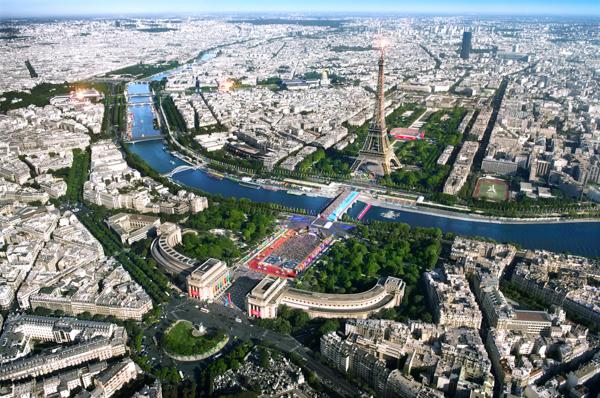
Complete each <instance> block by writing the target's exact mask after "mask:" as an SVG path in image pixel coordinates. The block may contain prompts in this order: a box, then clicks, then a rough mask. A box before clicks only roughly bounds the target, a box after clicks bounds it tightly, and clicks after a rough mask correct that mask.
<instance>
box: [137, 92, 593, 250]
mask: <svg viewBox="0 0 600 398" xmlns="http://www.w3.org/2000/svg"><path fill="white" fill-rule="evenodd" d="M145 88H146V90H147V85H145V84H131V85H130V87H129V91H130V92H135V93H136V94H142V93H143V92H144V89H145ZM132 108H133V109H132V110H133V112H134V113H135V116H134V117H135V119H136V120H135V121H136V122H137V121H138V120H143V122H140V123H135V122H134V125H133V131H132V135H133V137H134V138H135V137H141V136H148V135H153V134H156V131H155V130H154V129H153V127H152V110H151V108H150V107H149V106H141V107H140V106H136V107H132ZM134 109H135V110H134ZM128 145H129V149H130V150H131V151H132V152H134V153H137V154H138V155H140V156H141V157H142V158H143V159H144V160H145V161H146V162H147V163H148V164H149V165H150V166H151V167H152V168H154V169H155V170H156V171H158V172H159V173H161V174H164V173H168V172H170V171H171V170H173V169H174V168H176V167H177V166H181V165H185V164H186V163H185V162H184V161H182V160H180V159H179V158H177V157H175V156H173V155H172V154H170V153H169V152H168V151H166V150H165V148H164V142H163V141H160V140H157V141H145V142H138V143H135V144H128ZM173 179H174V180H175V181H176V182H178V183H180V184H182V185H186V186H189V187H193V188H197V189H200V190H202V191H204V192H208V193H211V194H220V195H222V196H225V197H230V196H232V197H236V198H247V199H250V200H252V201H255V202H272V203H279V204H282V205H285V206H288V207H292V208H302V209H306V210H309V211H311V212H314V213H317V212H319V211H321V210H322V209H323V208H324V207H325V206H326V205H327V203H328V202H329V201H330V199H328V198H323V197H313V196H306V195H293V194H289V193H287V192H286V191H283V190H280V191H272V190H268V189H262V188H252V187H249V186H246V185H240V184H239V183H237V182H235V181H231V180H228V179H227V178H223V179H219V178H216V177H213V176H211V175H210V174H208V173H206V172H204V171H202V170H192V169H188V170H185V171H182V172H179V173H176V174H175V175H174V176H173ZM364 207H365V204H364V203H361V202H357V203H356V204H355V205H354V206H353V207H352V208H351V209H350V211H349V215H351V216H353V217H356V216H358V214H359V213H360V212H361V211H362V210H363V209H364ZM389 212H390V210H389V209H386V208H382V207H378V206H373V207H371V208H370V209H369V211H368V212H367V213H366V215H365V216H364V218H363V219H362V220H363V221H368V220H382V221H399V222H404V223H407V224H410V225H414V226H421V227H436V228H440V229H441V230H442V231H444V232H452V233H455V234H457V235H464V236H479V237H485V238H491V239H494V240H496V241H499V242H514V243H517V244H519V245H521V246H522V247H525V248H529V249H548V250H553V251H561V252H569V253H572V254H578V255H583V256H600V222H581V223H576V222H571V223H569V222H561V223H540V224H510V223H509V224H499V223H493V222H485V221H466V220H458V219H454V218H448V217H444V216H442V215H430V214H421V213H415V212H409V211H401V210H394V214H393V217H392V218H390V217H389ZM386 213H387V215H388V217H386V216H384V214H386Z"/></svg>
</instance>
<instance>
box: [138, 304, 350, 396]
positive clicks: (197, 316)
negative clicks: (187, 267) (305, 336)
mask: <svg viewBox="0 0 600 398" xmlns="http://www.w3.org/2000/svg"><path fill="white" fill-rule="evenodd" d="M196 307H199V308H196ZM202 307H206V308H208V310H209V311H210V312H209V313H205V312H202V311H201V310H200V308H202ZM163 313H164V314H165V315H163V317H161V319H160V322H159V324H157V325H156V326H154V327H152V328H148V329H146V330H145V332H144V340H143V341H144V349H145V350H146V355H148V357H150V358H155V360H154V361H153V365H156V364H160V365H162V366H170V365H173V364H176V366H177V368H178V369H179V370H181V371H182V372H183V373H184V374H186V375H187V376H190V377H195V375H196V374H197V370H198V368H199V365H204V364H205V363H209V362H210V361H211V360H213V359H214V357H212V359H211V358H208V359H207V360H205V361H198V362H179V361H174V360H173V359H171V358H169V357H168V356H167V355H166V354H165V353H164V352H163V351H162V349H161V348H160V341H158V337H156V336H157V334H158V335H160V333H162V331H164V330H165V329H166V328H167V327H168V326H169V325H170V324H171V323H172V322H173V321H176V320H178V319H185V320H188V321H191V322H192V323H194V324H199V323H202V324H203V325H204V326H205V327H206V328H207V329H209V330H211V329H212V330H216V329H220V330H224V331H225V332H226V333H227V334H229V337H230V344H232V343H231V342H235V341H236V340H237V341H255V342H256V341H259V342H262V343H266V344H268V345H271V346H273V347H275V348H277V349H278V350H280V351H283V352H288V353H291V352H294V353H296V354H298V355H299V356H300V357H301V358H302V359H303V361H304V364H305V366H306V368H308V369H310V370H311V371H312V372H314V373H315V375H316V376H317V378H318V379H319V380H320V382H321V383H322V384H323V385H325V386H327V387H328V388H330V389H331V390H333V391H335V392H336V393H337V394H339V395H340V396H341V397H357V396H359V393H360V390H359V388H358V387H356V386H354V385H352V384H351V383H350V382H348V381H347V380H346V379H344V378H343V377H342V375H340V374H339V373H338V372H337V371H335V370H333V369H331V368H329V367H327V366H325V365H323V364H322V363H321V362H320V361H319V360H317V359H316V358H315V354H314V352H313V351H312V350H311V349H309V348H308V347H305V346H303V345H302V344H301V343H300V342H298V341H297V340H296V339H294V338H293V337H292V336H290V335H285V334H281V333H277V332H274V331H272V330H267V329H263V328H260V327H258V326H256V325H253V324H252V323H250V322H249V321H248V320H247V319H246V316H245V315H244V313H242V312H241V311H239V310H236V309H232V308H227V307H224V306H222V305H219V304H208V305H206V304H201V303H200V302H198V301H195V300H192V299H189V298H187V297H181V298H174V299H173V300H171V302H170V303H168V304H166V305H165V307H164V311H163ZM236 318H238V319H240V320H241V322H237V321H236ZM155 337H156V339H157V343H158V344H155V342H154V338H155ZM216 355H218V354H216Z"/></svg>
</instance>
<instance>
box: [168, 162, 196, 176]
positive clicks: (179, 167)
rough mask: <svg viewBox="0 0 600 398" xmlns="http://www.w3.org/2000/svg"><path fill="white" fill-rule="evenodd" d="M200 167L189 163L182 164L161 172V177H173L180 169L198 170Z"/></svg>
mask: <svg viewBox="0 0 600 398" xmlns="http://www.w3.org/2000/svg"><path fill="white" fill-rule="evenodd" d="M200 168H201V167H200V166H194V165H190V164H184V165H181V166H177V167H175V168H174V169H173V170H171V171H170V172H168V173H165V174H163V177H173V176H174V175H175V174H177V173H180V172H182V171H186V170H199V169H200Z"/></svg>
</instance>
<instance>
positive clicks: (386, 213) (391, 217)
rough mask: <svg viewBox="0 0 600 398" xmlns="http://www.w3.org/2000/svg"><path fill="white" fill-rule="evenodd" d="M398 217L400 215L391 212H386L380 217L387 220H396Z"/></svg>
mask: <svg viewBox="0 0 600 398" xmlns="http://www.w3.org/2000/svg"><path fill="white" fill-rule="evenodd" d="M399 215H400V213H398V212H396V211H393V210H389V211H386V212H385V213H381V217H383V218H387V219H393V218H396V217H398V216H399Z"/></svg>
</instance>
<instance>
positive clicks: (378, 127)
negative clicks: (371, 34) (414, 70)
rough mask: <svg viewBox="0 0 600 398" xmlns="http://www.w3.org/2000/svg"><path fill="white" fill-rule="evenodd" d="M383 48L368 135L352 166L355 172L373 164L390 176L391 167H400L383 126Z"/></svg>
mask: <svg viewBox="0 0 600 398" xmlns="http://www.w3.org/2000/svg"><path fill="white" fill-rule="evenodd" d="M383 50H384V49H383V47H382V48H381V55H380V57H379V74H378V76H377V92H376V93H375V94H376V99H375V113H374V115H373V119H372V120H371V125H370V126H369V134H368V135H367V139H366V140H365V144H364V146H363V148H362V149H361V150H360V151H359V153H358V157H357V158H356V161H355V162H354V165H353V166H352V170H353V171H356V170H358V168H359V167H360V166H361V165H363V164H375V165H379V166H381V169H382V171H383V174H384V175H387V174H390V173H391V171H392V165H393V166H396V167H400V162H399V161H398V158H397V157H396V154H395V153H394V149H393V148H392V146H391V145H390V141H389V139H388V135H387V129H386V126H385V106H384V99H385V92H384V83H383V76H384V74H383V69H384V68H383V67H384V64H385V61H384V57H383Z"/></svg>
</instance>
